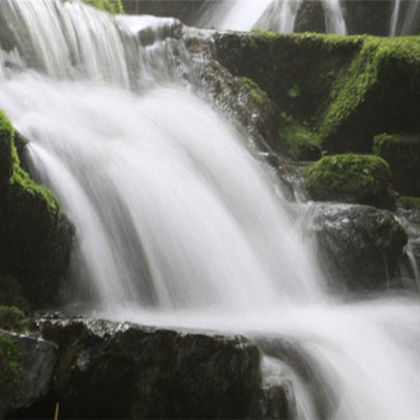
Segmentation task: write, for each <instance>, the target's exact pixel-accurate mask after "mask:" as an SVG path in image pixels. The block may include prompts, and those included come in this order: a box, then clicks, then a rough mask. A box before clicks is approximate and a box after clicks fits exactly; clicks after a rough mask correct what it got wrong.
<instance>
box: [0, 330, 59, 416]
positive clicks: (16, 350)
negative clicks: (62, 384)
mask: <svg viewBox="0 0 420 420" xmlns="http://www.w3.org/2000/svg"><path fill="white" fill-rule="evenodd" d="M0 356H1V357H0V415H1V414H8V413H11V412H17V411H19V410H25V409H27V408H28V407H30V406H32V405H33V404H34V403H35V402H37V401H40V400H42V399H43V398H44V397H45V396H46V395H47V394H48V393H49V392H50V390H51V384H52V376H53V370H54V368H55V364H56V361H57V347H56V346H55V345H54V344H53V343H51V342H48V341H46V340H43V339H41V338H36V337H32V336H28V335H20V334H16V333H12V332H6V331H4V330H0Z"/></svg>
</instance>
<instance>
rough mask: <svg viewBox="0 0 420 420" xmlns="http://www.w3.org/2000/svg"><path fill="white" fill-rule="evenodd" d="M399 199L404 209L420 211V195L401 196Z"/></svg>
mask: <svg viewBox="0 0 420 420" xmlns="http://www.w3.org/2000/svg"><path fill="white" fill-rule="evenodd" d="M398 201H399V203H400V204H401V206H402V207H403V208H404V209H407V210H415V211H420V197H400V199H399V200H398Z"/></svg>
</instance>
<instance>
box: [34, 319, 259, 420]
mask: <svg viewBox="0 0 420 420" xmlns="http://www.w3.org/2000/svg"><path fill="white" fill-rule="evenodd" d="M39 325H40V329H41V332H42V335H43V336H44V337H45V338H47V339H49V340H52V341H55V342H56V343H58V344H59V347H60V350H59V351H60V355H59V361H58V365H57V369H56V372H55V377H56V389H55V392H56V394H57V398H58V400H59V401H60V413H61V416H62V417H63V418H101V419H106V418H125V419H128V418H208V419H210V418H246V417H247V416H248V415H249V413H250V410H251V408H252V406H253V404H254V400H255V396H256V394H257V392H258V390H259V386H260V383H261V371H260V362H261V360H260V352H259V350H258V348H257V347H256V346H255V345H253V344H252V343H251V342H249V341H248V340H246V339H244V338H241V337H226V336H217V335H204V334H200V333H188V332H177V331H173V330H162V329H154V328H146V327H140V326H137V325H134V324H128V323H124V324H118V323H112V322H108V321H101V320H81V319H73V320H65V319H57V320H54V319H52V320H48V319H47V320H40V322H39Z"/></svg>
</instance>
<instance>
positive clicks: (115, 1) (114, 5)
mask: <svg viewBox="0 0 420 420" xmlns="http://www.w3.org/2000/svg"><path fill="white" fill-rule="evenodd" d="M83 1H84V2H85V3H86V4H88V5H89V6H93V7H96V8H97V9H100V10H105V11H106V12H109V13H111V14H113V15H116V14H123V13H124V7H123V4H122V1H121V0H83Z"/></svg>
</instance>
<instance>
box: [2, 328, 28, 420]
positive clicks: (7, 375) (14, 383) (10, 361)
mask: <svg viewBox="0 0 420 420" xmlns="http://www.w3.org/2000/svg"><path fill="white" fill-rule="evenodd" d="M22 377H23V369H22V365H21V353H20V350H19V347H18V345H17V344H16V343H15V342H14V341H13V339H12V338H11V337H9V336H7V335H4V334H2V333H1V332H0V415H1V413H2V411H3V410H4V409H6V408H7V407H8V406H9V405H10V404H11V402H13V401H14V400H15V399H16V398H17V396H18V392H19V389H20V387H21V384H22Z"/></svg>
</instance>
